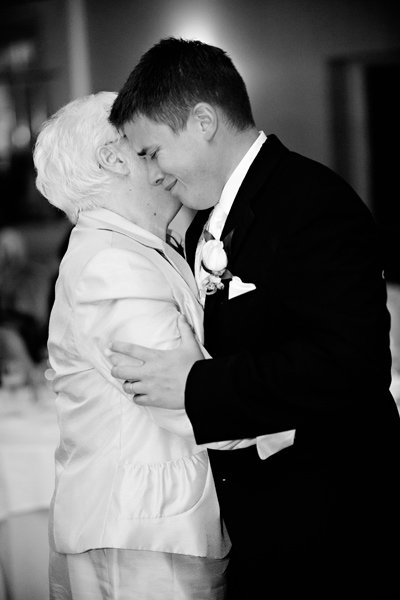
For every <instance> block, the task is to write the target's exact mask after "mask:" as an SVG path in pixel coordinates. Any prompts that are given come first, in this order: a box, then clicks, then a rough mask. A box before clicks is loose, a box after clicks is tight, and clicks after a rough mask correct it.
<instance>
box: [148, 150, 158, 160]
mask: <svg viewBox="0 0 400 600" xmlns="http://www.w3.org/2000/svg"><path fill="white" fill-rule="evenodd" d="M157 156H158V150H155V151H154V152H152V153H151V154H149V158H150V160H155V159H156V158H157Z"/></svg>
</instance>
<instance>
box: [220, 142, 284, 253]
mask: <svg viewBox="0 0 400 600" xmlns="http://www.w3.org/2000/svg"><path fill="white" fill-rule="evenodd" d="M286 152H288V150H287V149H286V148H285V147H284V146H283V144H281V142H280V141H279V140H278V138H277V137H276V136H275V135H269V136H268V138H267V140H266V141H265V142H264V144H263V146H262V147H261V150H260V152H259V153H258V154H257V156H256V158H255V159H254V161H253V163H252V165H251V166H250V169H249V170H248V172H247V175H246V177H245V178H244V180H243V183H242V185H241V186H240V188H239V191H238V193H237V196H236V198H235V200H234V202H233V205H232V208H231V210H230V212H229V215H228V218H227V220H226V223H225V226H224V229H223V231H222V235H221V240H223V239H225V237H226V236H227V235H228V234H229V233H230V232H232V230H233V235H232V240H231V249H230V257H229V258H230V261H231V262H232V261H234V260H235V257H236V256H237V254H238V252H239V250H240V248H241V246H242V244H243V242H244V240H245V239H246V237H247V234H248V232H249V230H250V229H251V225H252V223H253V220H254V217H255V214H254V211H253V204H254V201H255V199H257V198H258V193H259V191H260V188H261V187H262V186H263V185H265V183H266V181H267V180H268V178H269V177H270V175H271V173H272V172H273V171H274V169H275V167H276V165H277V163H278V162H279V161H280V160H281V158H282V155H283V154H284V153H286ZM265 201H268V198H266V199H265Z"/></svg>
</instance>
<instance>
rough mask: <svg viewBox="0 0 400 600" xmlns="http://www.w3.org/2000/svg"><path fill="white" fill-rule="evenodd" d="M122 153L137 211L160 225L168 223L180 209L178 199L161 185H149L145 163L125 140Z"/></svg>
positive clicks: (180, 205) (180, 204)
mask: <svg viewBox="0 0 400 600" xmlns="http://www.w3.org/2000/svg"><path fill="white" fill-rule="evenodd" d="M121 143H122V144H123V153H124V156H125V157H126V160H127V162H128V164H129V169H130V182H131V190H132V197H133V198H135V203H137V204H138V205H139V209H140V210H142V211H144V212H145V213H146V214H147V215H148V217H149V218H151V219H154V220H156V221H160V222H161V223H164V222H165V223H166V224H168V223H170V221H172V219H173V218H174V217H175V216H176V214H177V213H178V212H179V210H180V208H181V207H182V203H181V201H180V200H179V199H178V197H176V196H173V195H172V194H171V192H170V191H169V190H167V189H165V188H164V186H162V185H151V183H150V182H149V179H148V175H147V168H146V164H145V162H144V161H143V160H142V159H141V158H139V156H137V154H136V153H134V152H132V149H131V148H130V147H129V145H128V142H127V140H125V139H124V140H122V141H121Z"/></svg>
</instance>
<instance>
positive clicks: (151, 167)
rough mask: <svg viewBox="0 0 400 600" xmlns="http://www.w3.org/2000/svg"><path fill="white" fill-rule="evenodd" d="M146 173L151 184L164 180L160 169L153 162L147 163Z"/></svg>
mask: <svg viewBox="0 0 400 600" xmlns="http://www.w3.org/2000/svg"><path fill="white" fill-rule="evenodd" d="M148 174H149V181H150V184H151V185H161V184H162V182H163V181H164V174H163V172H162V171H161V169H160V168H159V167H158V166H157V165H156V164H155V163H153V162H150V163H148Z"/></svg>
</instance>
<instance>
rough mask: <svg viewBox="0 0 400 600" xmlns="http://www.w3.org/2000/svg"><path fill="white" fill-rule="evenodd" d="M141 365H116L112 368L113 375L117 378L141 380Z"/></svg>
mask: <svg viewBox="0 0 400 600" xmlns="http://www.w3.org/2000/svg"><path fill="white" fill-rule="evenodd" d="M141 373H142V371H141V367H132V365H126V364H124V365H115V366H113V368H112V369H111V375H112V376H113V377H115V378H116V379H129V380H131V381H140V379H141Z"/></svg>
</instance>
